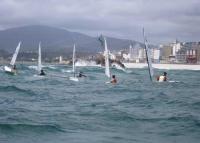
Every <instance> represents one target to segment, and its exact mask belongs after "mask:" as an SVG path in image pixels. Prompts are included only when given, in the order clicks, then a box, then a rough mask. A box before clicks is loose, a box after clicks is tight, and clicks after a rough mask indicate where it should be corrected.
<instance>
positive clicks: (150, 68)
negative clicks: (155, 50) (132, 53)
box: [143, 28, 154, 82]
mask: <svg viewBox="0 0 200 143" xmlns="http://www.w3.org/2000/svg"><path fill="white" fill-rule="evenodd" d="M143 37H144V44H145V52H146V59H147V64H148V70H149V77H150V80H151V81H152V82H153V74H154V73H153V68H152V61H151V57H150V52H149V47H148V42H147V39H146V36H145V32H144V28H143Z"/></svg>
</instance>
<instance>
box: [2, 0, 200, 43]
mask: <svg viewBox="0 0 200 143" xmlns="http://www.w3.org/2000/svg"><path fill="white" fill-rule="evenodd" d="M40 24H41V25H49V26H55V27H62V28H66V29H68V30H71V31H77V32H82V33H85V34H89V35H92V36H97V35H99V34H101V33H103V34H105V35H108V36H113V37H118V38H125V39H132V40H138V41H142V27H145V30H146V33H147V36H148V40H149V41H150V42H151V43H166V42H169V41H174V40H175V39H176V38H178V39H179V40H181V41H200V0H0V29H7V28H11V27H17V26H24V25H40Z"/></svg>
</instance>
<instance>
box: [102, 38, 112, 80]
mask: <svg viewBox="0 0 200 143" xmlns="http://www.w3.org/2000/svg"><path fill="white" fill-rule="evenodd" d="M103 40H104V56H105V75H106V76H107V77H108V78H109V80H110V78H111V73H110V63H109V51H108V45H107V41H106V38H105V37H104V38H103ZM106 83H110V81H107V82H106Z"/></svg>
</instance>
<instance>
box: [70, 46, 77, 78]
mask: <svg viewBox="0 0 200 143" xmlns="http://www.w3.org/2000/svg"><path fill="white" fill-rule="evenodd" d="M75 52H76V46H75V44H74V48H73V59H72V72H73V77H69V79H70V80H72V81H79V79H78V78H77V77H76V66H75V61H76V53H75Z"/></svg>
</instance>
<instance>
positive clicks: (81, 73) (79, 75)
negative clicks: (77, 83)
mask: <svg viewBox="0 0 200 143" xmlns="http://www.w3.org/2000/svg"><path fill="white" fill-rule="evenodd" d="M78 77H87V76H86V75H84V74H83V72H79V74H78Z"/></svg>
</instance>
